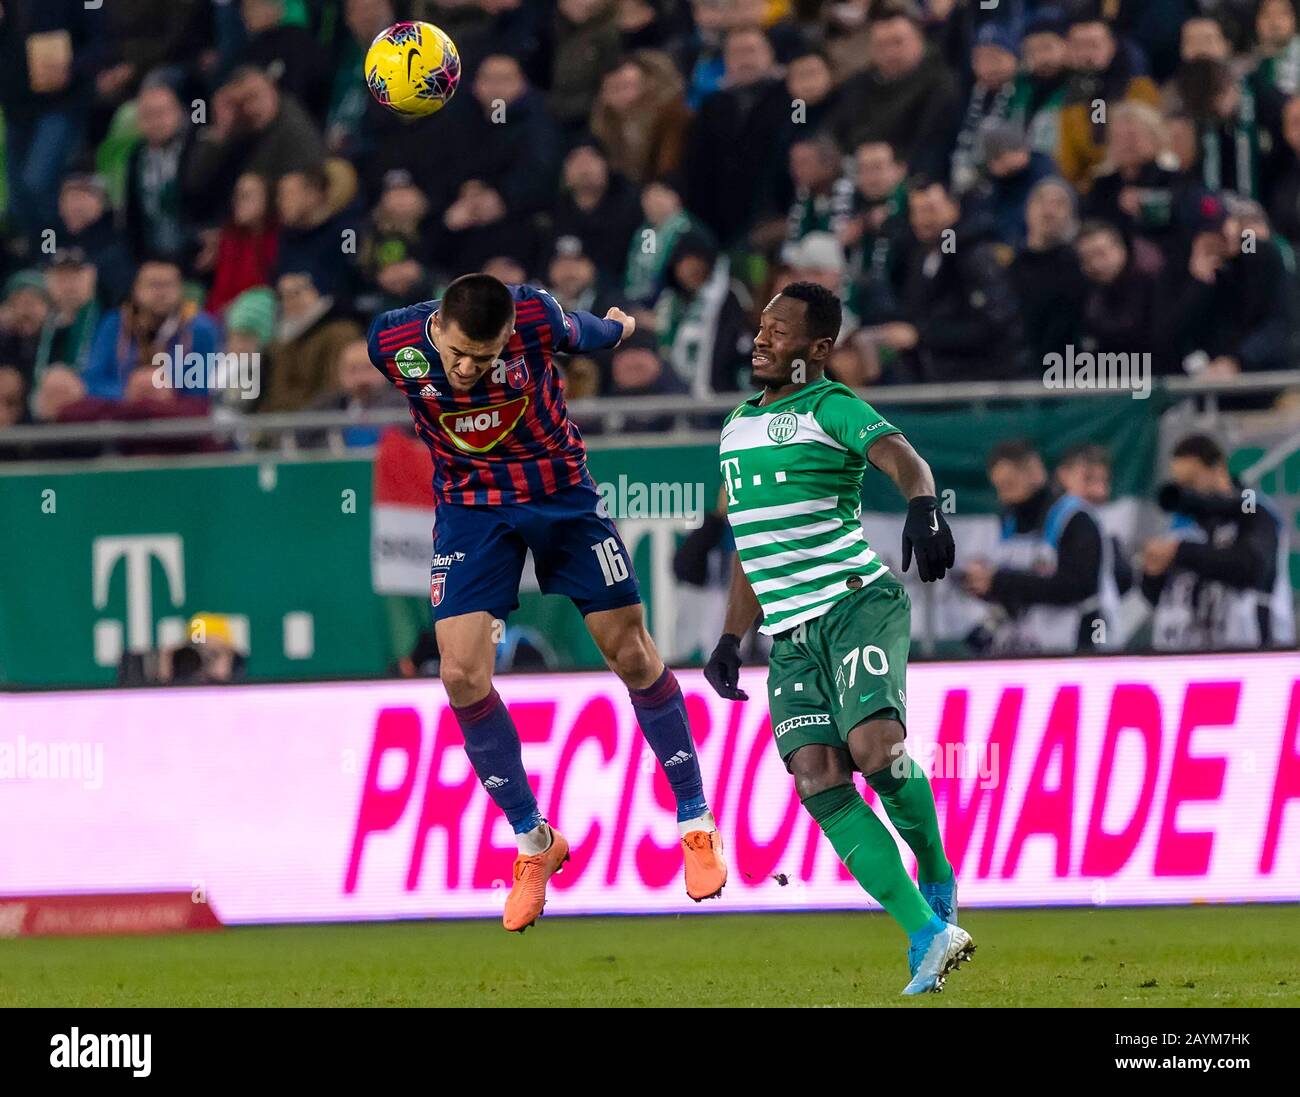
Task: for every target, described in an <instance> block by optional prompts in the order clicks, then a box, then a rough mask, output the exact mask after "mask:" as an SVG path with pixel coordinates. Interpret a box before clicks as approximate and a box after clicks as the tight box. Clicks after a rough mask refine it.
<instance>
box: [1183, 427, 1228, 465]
mask: <svg viewBox="0 0 1300 1097" xmlns="http://www.w3.org/2000/svg"><path fill="white" fill-rule="evenodd" d="M1173 456H1174V457H1194V458H1196V460H1198V461H1200V462H1201V464H1203V465H1204V466H1205V467H1206V468H1215V467H1216V466H1218V465H1222V464H1224V463H1226V461H1227V459H1228V457H1227V454H1225V453H1224V452H1223V447H1222V446H1221V445H1219V443H1218V442H1216V441H1215V440H1214V439H1213V438H1211V437H1210V436H1209V435H1208V434H1189V435H1188V436H1187V437H1186V438H1184V439H1183V440H1182V441H1181V442H1179V443H1178V445H1176V446H1174V452H1173Z"/></svg>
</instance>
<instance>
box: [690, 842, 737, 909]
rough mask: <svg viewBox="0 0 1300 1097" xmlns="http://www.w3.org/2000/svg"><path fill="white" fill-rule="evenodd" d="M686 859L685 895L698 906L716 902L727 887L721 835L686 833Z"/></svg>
mask: <svg viewBox="0 0 1300 1097" xmlns="http://www.w3.org/2000/svg"><path fill="white" fill-rule="evenodd" d="M682 852H683V853H684V854H685V858H686V894H687V895H689V896H690V897H691V898H692V899H694V900H695V901H696V902H697V903H699V902H702V901H703V900H705V899H716V898H717V897H718V896H719V895H721V894H722V889H723V888H724V887H725V886H726V884H727V862H726V859H725V858H724V857H723V854H722V832H721V831H718V830H692V831H687V833H686V835H685V837H683V838H682Z"/></svg>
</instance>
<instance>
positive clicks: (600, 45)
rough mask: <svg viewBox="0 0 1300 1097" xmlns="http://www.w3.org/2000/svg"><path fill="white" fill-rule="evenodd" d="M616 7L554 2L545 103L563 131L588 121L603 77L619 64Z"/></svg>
mask: <svg viewBox="0 0 1300 1097" xmlns="http://www.w3.org/2000/svg"><path fill="white" fill-rule="evenodd" d="M616 7H617V5H616V3H615V0H557V3H556V5H555V17H554V22H553V24H552V36H553V43H552V48H551V72H550V92H549V93H548V95H547V103H548V105H549V107H550V111H551V114H552V116H553V117H554V118H555V120H556V121H557V122H558V123H559V124H560V127H561V129H564V130H566V131H567V132H570V133H572V132H575V131H577V130H580V129H582V128H583V126H585V125H586V122H587V118H588V116H589V115H590V114H591V108H592V104H593V103H594V102H595V101H596V95H597V93H598V91H599V90H600V87H601V82H602V81H601V75H602V74H603V73H605V72H608V71H609V70H610V69H611V68H613V67H614V66H615V65H617V64H618V62H619V55H620V52H621V48H622V42H621V40H620V38H619V33H618V13H617V11H616Z"/></svg>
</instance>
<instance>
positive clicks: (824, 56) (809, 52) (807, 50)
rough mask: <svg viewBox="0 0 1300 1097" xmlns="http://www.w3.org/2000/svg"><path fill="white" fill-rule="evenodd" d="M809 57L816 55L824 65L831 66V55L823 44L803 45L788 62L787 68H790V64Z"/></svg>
mask: <svg viewBox="0 0 1300 1097" xmlns="http://www.w3.org/2000/svg"><path fill="white" fill-rule="evenodd" d="M809 57H815V58H817V60H819V61H820V62H821V63H822V64H823V65H825V66H827V67H828V68H830V67H831V55H830V54H829V53H827V52H826V50H824V49H823V48H822V47H821V46H802V47H800V49H799V50H798V51H797V52H796V53H795V55H794V56H793V57H791V58H790V60H789V62H788V63H787V64H786V68H789V67H790V65H793V64H794V63H795V62H796V61H803V60H805V59H807V58H809Z"/></svg>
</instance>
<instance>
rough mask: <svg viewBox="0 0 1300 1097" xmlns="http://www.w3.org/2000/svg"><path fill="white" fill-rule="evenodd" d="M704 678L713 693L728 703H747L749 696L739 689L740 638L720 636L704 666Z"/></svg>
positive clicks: (726, 635) (730, 635) (724, 634)
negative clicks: (725, 699)
mask: <svg viewBox="0 0 1300 1097" xmlns="http://www.w3.org/2000/svg"><path fill="white" fill-rule="evenodd" d="M704 677H705V678H706V679H707V680H708V683H709V685H711V686H712V687H713V692H714V693H716V694H717V695H718V696H719V697H725V698H727V700H729V701H748V700H749V694H748V693H746V692H745V691H744V690H743V689H741V688H740V637H739V636H733V635H732V634H731V633H729V632H725V633H723V634H722V637H721V639H719V640H718V646H717V647H715V648H714V649H713V654H712V655H710V656H709V661H708V662H707V663H706V664H705V665H704Z"/></svg>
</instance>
